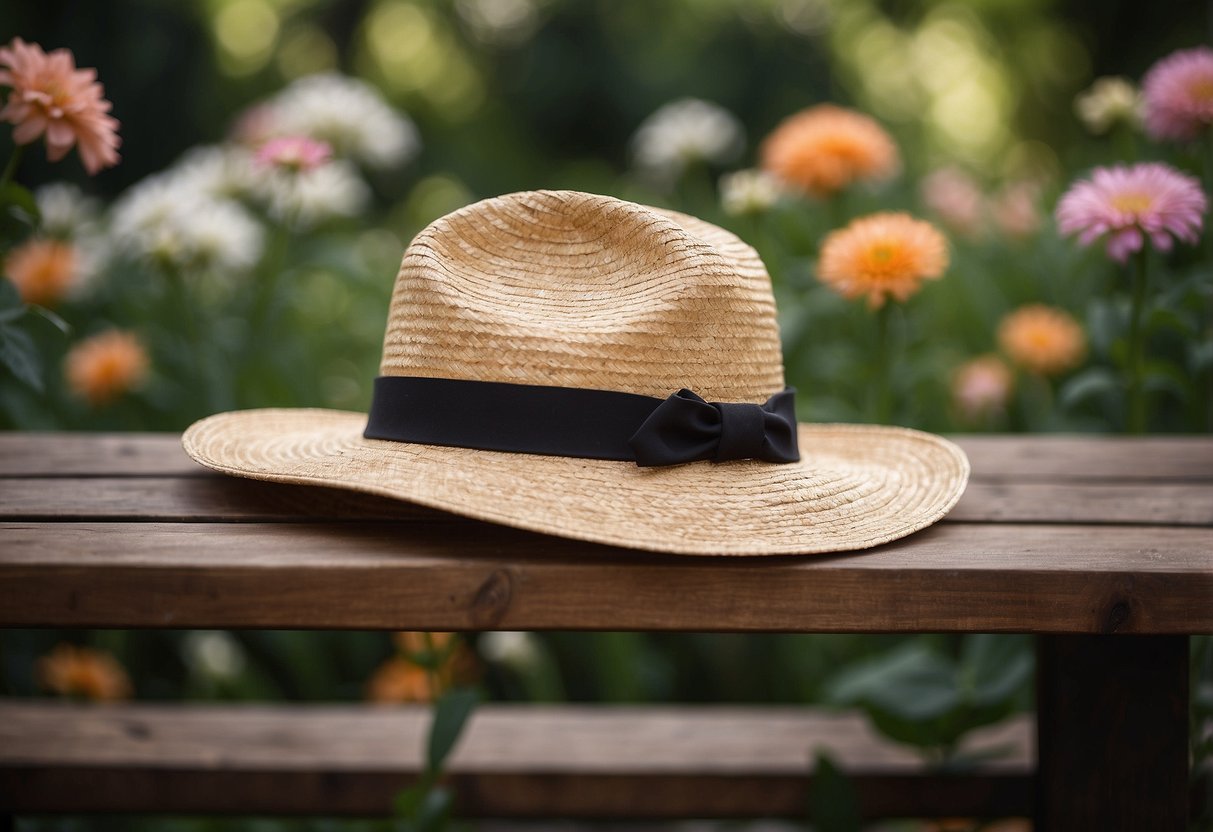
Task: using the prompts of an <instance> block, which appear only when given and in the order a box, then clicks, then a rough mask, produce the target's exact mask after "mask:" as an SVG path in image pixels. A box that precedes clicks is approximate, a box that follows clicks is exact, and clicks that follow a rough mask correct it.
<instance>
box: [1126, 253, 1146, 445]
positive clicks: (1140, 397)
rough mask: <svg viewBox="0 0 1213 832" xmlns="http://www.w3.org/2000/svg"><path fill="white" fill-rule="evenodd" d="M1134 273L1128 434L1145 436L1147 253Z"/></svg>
mask: <svg viewBox="0 0 1213 832" xmlns="http://www.w3.org/2000/svg"><path fill="white" fill-rule="evenodd" d="M1135 260H1136V264H1135V268H1134V269H1133V270H1132V280H1133V295H1132V299H1131V302H1130V306H1129V354H1128V356H1127V370H1128V388H1129V389H1128V393H1129V396H1128V398H1129V415H1128V424H1127V426H1128V430H1129V433H1145V432H1146V396H1145V384H1144V381H1145V379H1144V376H1145V340H1146V339H1145V332H1144V330H1143V327H1142V320H1141V319H1142V313H1143V312H1144V311H1145V305H1146V249H1145V248H1144V247H1143V248H1142V249H1141V251H1139V252H1137V256H1136V258H1135Z"/></svg>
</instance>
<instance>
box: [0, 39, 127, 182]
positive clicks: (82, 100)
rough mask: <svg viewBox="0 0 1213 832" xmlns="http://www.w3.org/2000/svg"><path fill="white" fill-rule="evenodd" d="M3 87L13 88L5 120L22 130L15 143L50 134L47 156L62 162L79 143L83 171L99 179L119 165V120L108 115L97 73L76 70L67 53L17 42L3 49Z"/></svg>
mask: <svg viewBox="0 0 1213 832" xmlns="http://www.w3.org/2000/svg"><path fill="white" fill-rule="evenodd" d="M0 86H6V87H11V88H12V91H11V92H10V93H9V96H8V104H7V105H6V106H5V107H4V109H3V110H0V119H4V120H6V121H8V122H10V123H12V124H15V125H17V127H16V129H14V130H13V140H14V141H15V142H17V144H29V143H30V142H32V141H34V140H35V139H37V138H38V137H39V136H41V135H42V134H43V133H46V155H47V158H49V159H50V160H51V161H52V162H57V161H59V160H60V159H62V158H63V157H64V156H66V155H67V152H68V151H69V150H71V149H72V145H74V144H79V147H80V159H81V161H83V162H84V169H85V170H87V171H88V172H89V173H90V174H94V173H96V172H97V171H99V170H101V169H102V168H108V167H113V166H114V165H116V164H117V163H118V150H117V148H118V145H119V144H120V140H119V138H118V133H117V130H118V121H117V119H115V118H114V117H113V116H111V115H109V111H110V108H111V107H112V106H113V105H111V104H110V102H108V101H106V100H105V99H104V98H102V94H103V92H104V91H103V90H102V87H101V84H99V83H97V71H96V70H95V69H76V59H75V58H74V57H73V56H72V53H71V52H69V51H68V50H66V49H56V50H54V51H52V52H51V53H50V54H47V53H46V52H43V51H42V47H41V46H39V45H38V44H36V43H26V42H25V41H23V40H21V38H14V39H13V42H12V43H10V44H9V45H8V46H6V47H0Z"/></svg>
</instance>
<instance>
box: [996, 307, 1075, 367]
mask: <svg viewBox="0 0 1213 832" xmlns="http://www.w3.org/2000/svg"><path fill="white" fill-rule="evenodd" d="M998 343H999V345H1000V346H1001V347H1002V349H1003V352H1005V353H1006V354H1007V356H1008V357H1009V358H1010V359H1011V360H1012V361H1013V362H1015V363H1016V364H1018V365H1020V366H1021V367H1023V368H1025V369H1027V370H1029V371H1031V372H1033V373H1039V374H1040V375H1044V376H1054V375H1060V374H1061V373H1064V372H1066V371H1067V370H1071V369H1073V368H1075V367H1077V366H1078V364H1079V362H1081V361H1082V359H1083V356H1084V355H1085V354H1086V338H1085V336H1084V335H1083V331H1082V327H1081V326H1079V325H1078V322H1077V321H1075V320H1074V318H1072V317H1071V316H1070V315H1069V314H1067V313H1066V312H1063V311H1062V310H1060V309H1055V308H1053V307H1051V306H1044V305H1043V304H1032V305H1029V306H1021V307H1020V308H1019V309H1016V310H1015V311H1014V312H1012V313H1011V314H1009V315H1007V316H1006V317H1005V318H1003V320H1002V323H1001V324H999V326H998Z"/></svg>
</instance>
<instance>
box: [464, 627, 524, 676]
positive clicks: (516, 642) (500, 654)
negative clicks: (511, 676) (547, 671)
mask: <svg viewBox="0 0 1213 832" xmlns="http://www.w3.org/2000/svg"><path fill="white" fill-rule="evenodd" d="M476 644H477V646H478V647H479V649H480V655H482V656H484V657H485V658H486V659H488V660H489V661H491V662H495V663H497V664H504V665H508V666H510V667H513V668H515V669H526V668H529V667H534V666H535V665H536V664H537V663H538V662H539V658H540V653H539V645H538V643H537V642H536V640H535V636H534V635H532V634H531V633H526V632H512V631H505V632H488V633H484V634H483V635H481V636H480V640H479V641H478V642H477V643H476Z"/></svg>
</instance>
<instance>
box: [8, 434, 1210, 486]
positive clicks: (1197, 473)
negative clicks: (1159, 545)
mask: <svg viewBox="0 0 1213 832" xmlns="http://www.w3.org/2000/svg"><path fill="white" fill-rule="evenodd" d="M952 438H953V439H954V440H955V441H956V442H957V443H958V444H959V445H960V446H961V447H962V448H964V450H965V452H966V453H967V454H968V455H969V459H970V461H971V462H972V464H973V478H974V480H986V479H992V480H1008V479H1019V480H1027V479H1037V480H1082V479H1112V480H1175V481H1185V480H1204V481H1209V480H1213V437H1208V436H1174V437H1172V436H1151V437H1132V438H1130V437H1115V436H1077V435H1046V436H1041V435H1033V436H985V435H973V436H954V437H952ZM200 473H203V469H202V468H200V467H199V466H198V465H196V464H195V463H194V462H193V461H192V460H190V459H189V457H187V456H186V455H185V452H184V451H183V450H182V449H181V442H180V437H179V436H178V435H177V434H166V433H159V434H155V433H153V434H148V433H116V434H115V433H109V434H102V433H96V434H93V433H0V477H14V476H79V475H86V476H176V475H197V474H200Z"/></svg>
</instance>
